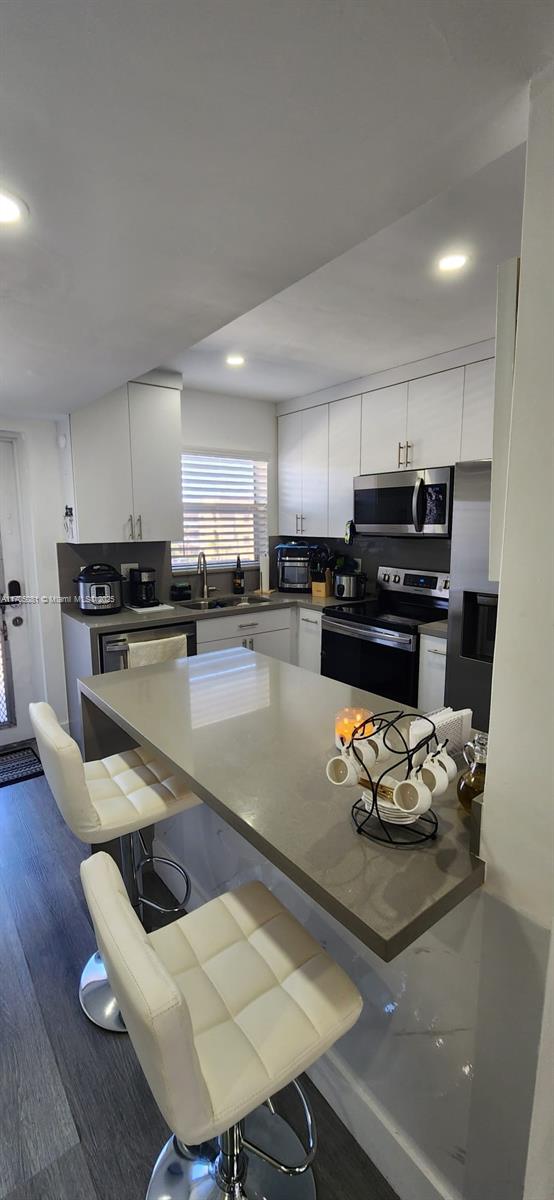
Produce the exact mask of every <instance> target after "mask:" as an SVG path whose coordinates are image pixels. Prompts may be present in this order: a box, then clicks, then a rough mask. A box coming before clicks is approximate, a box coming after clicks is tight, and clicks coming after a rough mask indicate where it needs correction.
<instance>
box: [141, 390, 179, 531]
mask: <svg viewBox="0 0 554 1200" xmlns="http://www.w3.org/2000/svg"><path fill="white" fill-rule="evenodd" d="M128 386H129V425H130V430H131V465H132V475H133V509H134V514H135V537H137V538H142V541H145V542H168V541H176V542H177V541H179V540H180V539H181V538H182V536H183V511H182V504H181V441H182V438H181V393H180V391H179V389H178V388H166V387H155V386H154V385H153V384H149V383H130V384H129V385H128Z"/></svg>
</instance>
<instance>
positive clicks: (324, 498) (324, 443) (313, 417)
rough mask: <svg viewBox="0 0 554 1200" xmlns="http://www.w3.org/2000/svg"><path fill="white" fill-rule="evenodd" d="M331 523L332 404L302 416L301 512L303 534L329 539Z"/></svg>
mask: <svg viewBox="0 0 554 1200" xmlns="http://www.w3.org/2000/svg"><path fill="white" fill-rule="evenodd" d="M328 522H329V405H328V404H320V405H318V406H317V408H306V409H304V411H303V413H302V510H301V518H300V532H301V533H302V534H304V535H305V536H306V537H327V528H328Z"/></svg>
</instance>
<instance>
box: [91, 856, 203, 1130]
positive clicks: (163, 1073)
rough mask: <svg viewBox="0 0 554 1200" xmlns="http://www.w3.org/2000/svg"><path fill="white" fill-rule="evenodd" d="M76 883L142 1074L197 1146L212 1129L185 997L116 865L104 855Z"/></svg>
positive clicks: (167, 1114)
mask: <svg viewBox="0 0 554 1200" xmlns="http://www.w3.org/2000/svg"><path fill="white" fill-rule="evenodd" d="M81 879H82V883H83V888H84V892H85V896H86V900H87V904H88V907H89V911H90V914H91V917H92V920H93V923H94V928H95V932H96V938H97V943H98V948H99V950H100V953H101V955H102V958H103V960H104V963H105V964H106V967H107V970H108V975H109V978H110V983H111V985H112V987H113V990H114V993H115V995H116V996H117V999H118V1002H119V1004H120V1007H121V1011H122V1013H123V1016H124V1018H125V1024H126V1026H127V1030H128V1032H129V1035H130V1037H131V1041H132V1042H133V1046H134V1048H135V1051H136V1053H137V1057H138V1059H139V1061H140V1064H141V1066H142V1069H143V1071H144V1074H145V1075H146V1078H147V1080H148V1083H149V1085H150V1088H151V1091H152V1093H153V1095H154V1098H155V1100H156V1103H157V1105H158V1107H159V1109H160V1111H161V1113H162V1114H163V1116H164V1118H165V1120H166V1121H167V1123H168V1125H169V1126H170V1128H171V1129H181V1128H182V1127H183V1125H184V1126H185V1128H186V1129H187V1130H188V1131H190V1133H191V1137H192V1140H194V1135H195V1131H196V1130H198V1131H199V1134H198V1139H197V1140H198V1141H200V1140H202V1131H203V1129H204V1128H205V1127H207V1126H210V1125H211V1123H212V1121H213V1109H212V1104H211V1101H210V1096H209V1093H208V1089H207V1087H206V1084H205V1082H204V1078H203V1076H202V1072H201V1070H200V1065H199V1062H198V1056H197V1053H196V1049H195V1045H194V1039H193V1034H192V1025H191V1019H190V1014H189V1010H188V1007H187V1004H186V1002H185V999H184V996H183V994H182V992H181V991H180V989H179V988H178V986H177V984H176V983H175V981H174V980H173V978H172V976H171V974H170V973H169V971H168V970H167V969H166V967H165V966H164V964H163V962H162V961H161V959H160V958H159V956H158V955H157V954H156V951H155V949H154V947H153V945H152V944H151V941H150V939H149V937H148V934H147V933H145V931H144V929H143V928H142V925H141V924H140V921H139V920H138V917H137V916H136V914H135V913H134V911H133V909H132V907H131V905H130V904H129V898H128V896H127V893H126V891H125V886H124V883H123V880H122V878H121V875H120V872H119V871H118V869H117V867H116V865H115V863H114V861H113V859H112V858H110V856H109V855H108V854H105V853H104V852H103V851H101V852H100V853H98V854H95V855H94V857H93V859H88V860H85V861H84V862H83V863H82V864H81Z"/></svg>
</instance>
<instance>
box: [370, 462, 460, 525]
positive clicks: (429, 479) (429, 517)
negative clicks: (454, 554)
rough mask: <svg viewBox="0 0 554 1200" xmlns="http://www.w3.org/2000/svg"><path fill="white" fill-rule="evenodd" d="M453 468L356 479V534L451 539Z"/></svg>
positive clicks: (393, 472)
mask: <svg viewBox="0 0 554 1200" xmlns="http://www.w3.org/2000/svg"><path fill="white" fill-rule="evenodd" d="M453 480H454V468H453V467H432V468H430V469H429V470H419V471H391V472H390V473H387V474H386V475H359V476H358V477H357V479H355V480H354V524H355V526H356V532H357V533H373V534H381V535H383V536H385V537H450V529H451V522H452V493H453Z"/></svg>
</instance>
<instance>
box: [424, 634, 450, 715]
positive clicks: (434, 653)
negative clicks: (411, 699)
mask: <svg viewBox="0 0 554 1200" xmlns="http://www.w3.org/2000/svg"><path fill="white" fill-rule="evenodd" d="M445 677H446V639H445V638H437V637H429V636H427V635H426V634H423V635H422V636H421V638H420V644H419V687H418V696H417V707H418V708H420V709H421V711H422V712H424V713H426V712H433V711H434V709H436V708H442V706H443V705H444V683H445Z"/></svg>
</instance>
